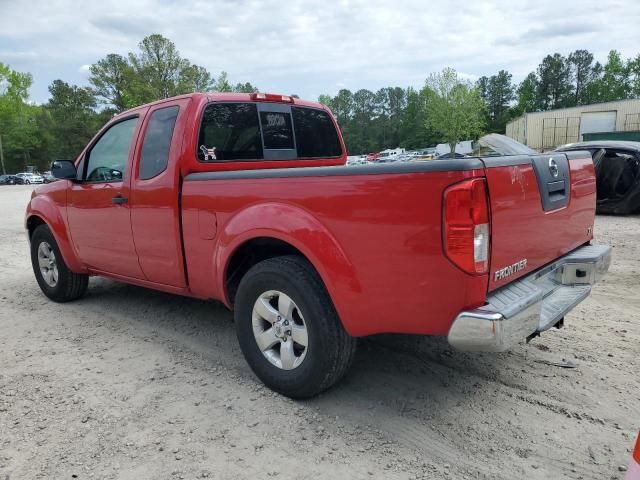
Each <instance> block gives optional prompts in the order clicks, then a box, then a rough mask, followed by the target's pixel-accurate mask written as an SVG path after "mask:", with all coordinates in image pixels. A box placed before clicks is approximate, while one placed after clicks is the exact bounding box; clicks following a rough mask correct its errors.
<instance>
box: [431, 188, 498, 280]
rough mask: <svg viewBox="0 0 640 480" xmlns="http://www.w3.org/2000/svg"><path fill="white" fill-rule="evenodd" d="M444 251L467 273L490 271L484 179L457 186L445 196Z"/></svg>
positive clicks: (487, 212)
mask: <svg viewBox="0 0 640 480" xmlns="http://www.w3.org/2000/svg"><path fill="white" fill-rule="evenodd" d="M442 222H443V225H442V230H443V235H444V238H443V240H444V251H445V254H446V255H447V257H448V258H449V260H451V261H452V262H453V263H454V264H456V265H457V266H458V267H460V268H461V269H462V270H464V271H465V272H468V273H473V274H479V273H487V272H488V271H489V235H490V230H489V205H488V203H487V185H486V182H485V180H484V179H483V178H474V179H471V180H465V181H463V182H460V183H457V184H455V185H453V186H451V187H449V188H447V189H446V190H445V192H444V215H443V219H442Z"/></svg>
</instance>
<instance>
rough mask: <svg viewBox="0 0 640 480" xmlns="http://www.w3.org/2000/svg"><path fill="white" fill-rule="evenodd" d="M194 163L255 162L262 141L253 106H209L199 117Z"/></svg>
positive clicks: (255, 109) (217, 104)
mask: <svg viewBox="0 0 640 480" xmlns="http://www.w3.org/2000/svg"><path fill="white" fill-rule="evenodd" d="M198 159H199V160H201V161H216V160H218V161H219V160H259V159H262V138H261V136H260V124H259V123H258V110H257V108H256V105H255V104H254V103H212V104H209V105H207V107H206V108H205V110H204V115H203V117H202V126H201V127H200V137H199V140H198Z"/></svg>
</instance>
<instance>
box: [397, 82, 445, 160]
mask: <svg viewBox="0 0 640 480" xmlns="http://www.w3.org/2000/svg"><path fill="white" fill-rule="evenodd" d="M405 95H406V98H407V105H406V108H405V109H404V112H403V115H402V123H401V130H400V131H401V133H400V146H401V147H403V148H408V149H416V148H424V147H428V146H430V145H435V144H436V143H437V137H436V134H435V132H434V131H433V129H432V128H431V127H430V126H429V125H428V124H427V110H426V101H425V98H426V95H427V89H426V88H425V89H422V90H421V91H417V90H415V89H413V88H411V87H409V88H408V89H407V91H406V94H405Z"/></svg>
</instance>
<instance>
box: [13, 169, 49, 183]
mask: <svg viewBox="0 0 640 480" xmlns="http://www.w3.org/2000/svg"><path fill="white" fill-rule="evenodd" d="M16 177H18V178H21V179H22V180H23V182H22V183H24V184H26V185H30V184H32V183H33V184H40V183H44V178H43V177H42V175H36V174H35V173H31V172H22V173H16Z"/></svg>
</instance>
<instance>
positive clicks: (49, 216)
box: [25, 195, 86, 273]
mask: <svg viewBox="0 0 640 480" xmlns="http://www.w3.org/2000/svg"><path fill="white" fill-rule="evenodd" d="M62 208H64V207H61V206H60V205H58V204H56V203H55V202H54V201H53V200H52V199H51V198H50V197H49V196H47V195H37V196H34V197H32V198H31V201H30V202H29V204H28V205H27V213H26V216H25V228H27V229H28V228H29V224H30V222H32V221H33V220H34V217H38V218H39V219H40V220H41V221H42V222H44V223H45V224H46V225H47V226H48V227H49V230H51V233H52V234H53V236H54V238H55V239H56V243H57V244H58V248H59V249H60V253H61V254H62V258H63V259H64V263H65V264H66V265H67V266H68V267H69V269H70V270H71V271H72V272H74V273H86V269H85V268H84V265H83V264H82V262H80V259H79V258H78V256H77V255H76V252H75V250H74V248H73V244H72V243H71V238H70V236H69V233H68V228H67V223H66V221H65V218H64V216H63V212H62ZM29 241H31V237H29Z"/></svg>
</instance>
